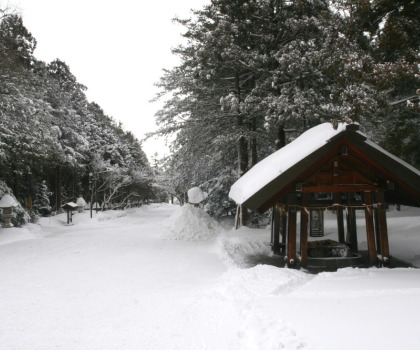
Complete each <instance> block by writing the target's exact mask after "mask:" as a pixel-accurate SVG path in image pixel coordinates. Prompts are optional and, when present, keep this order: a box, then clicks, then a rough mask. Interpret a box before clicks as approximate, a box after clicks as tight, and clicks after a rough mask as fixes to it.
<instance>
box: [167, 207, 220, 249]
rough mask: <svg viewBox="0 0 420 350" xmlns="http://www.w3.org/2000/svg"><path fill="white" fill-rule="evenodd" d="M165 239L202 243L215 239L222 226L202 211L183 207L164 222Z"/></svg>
mask: <svg viewBox="0 0 420 350" xmlns="http://www.w3.org/2000/svg"><path fill="white" fill-rule="evenodd" d="M165 228H166V229H167V230H168V233H166V234H164V235H163V237H164V238H166V239H174V240H183V241H204V240H209V239H212V238H215V237H216V236H217V235H218V234H219V233H220V232H222V231H223V228H222V226H220V225H219V223H218V222H217V221H216V220H214V219H213V218H211V217H210V216H209V215H208V214H207V213H206V212H205V211H204V210H202V209H199V208H194V207H193V206H191V205H184V206H182V207H180V208H179V209H177V210H175V211H174V213H173V214H172V215H171V216H170V217H169V218H168V219H167V220H166V222H165Z"/></svg>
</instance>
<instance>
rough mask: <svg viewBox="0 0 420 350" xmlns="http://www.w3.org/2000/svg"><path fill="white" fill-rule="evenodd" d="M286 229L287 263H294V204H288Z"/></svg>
mask: <svg viewBox="0 0 420 350" xmlns="http://www.w3.org/2000/svg"><path fill="white" fill-rule="evenodd" d="M288 226H289V227H288V231H287V265H288V266H289V267H292V266H294V265H295V264H296V206H293V205H292V206H289V225H288Z"/></svg>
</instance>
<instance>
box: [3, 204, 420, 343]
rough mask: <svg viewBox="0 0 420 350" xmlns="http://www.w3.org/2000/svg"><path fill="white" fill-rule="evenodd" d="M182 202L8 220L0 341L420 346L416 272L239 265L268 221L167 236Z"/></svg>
mask: <svg viewBox="0 0 420 350" xmlns="http://www.w3.org/2000/svg"><path fill="white" fill-rule="evenodd" d="M174 210H176V207H173V206H169V205H153V206H148V207H143V208H140V209H136V210H129V211H125V212H107V213H103V214H99V215H98V216H97V217H95V218H94V219H90V218H89V214H88V213H84V214H77V215H75V217H74V222H75V225H74V226H70V227H67V226H64V225H63V223H64V216H58V217H54V218H51V219H43V220H42V222H41V226H39V225H31V226H28V227H29V228H25V229H11V230H10V231H7V232H6V233H4V231H3V230H0V280H1V285H0V300H1V304H0V350H3V349H4V350H50V349H59V350H82V349H83V350H96V349H98V350H99V349H101V350H111V349H112V350H120V349H123V350H130V349H164V350H167V349H179V350H188V349H191V350H200V349H209V350H212V349H214V350H259V349H264V350H277V349H288V350H291V349H316V350H318V349H319V350H328V349H331V350H333V349H334V350H335V349H340V350H345V349H349V350H350V349H354V348H360V349H367V348H369V349H381V350H383V349H390V350H391V349H395V348H397V347H398V348H404V349H419V348H420V333H419V332H418V329H417V328H418V326H417V324H418V322H417V319H418V315H419V314H420V270H417V269H395V270H389V269H343V270H340V271H338V272H337V273H322V274H319V275H309V274H306V273H304V272H302V271H296V270H289V269H279V268H276V267H273V266H266V265H258V266H255V267H253V268H239V267H236V266H235V264H234V263H233V261H236V262H238V261H239V262H240V261H242V260H241V255H244V254H246V253H247V251H251V252H252V250H254V251H258V252H262V251H264V250H266V249H267V245H266V244H265V243H264V242H265V241H266V240H267V239H268V238H269V236H268V235H267V231H266V230H242V231H236V232H233V231H230V232H228V233H225V234H223V235H222V236H221V237H220V238H219V239H216V240H209V241H183V240H168V239H165V238H163V237H167V231H166V229H165V225H164V223H165V220H166V218H168V217H169V216H170V215H171V213H172V212H173V211H174ZM419 226H420V225H417V226H416V230H417V227H419ZM12 233H13V234H15V235H16V237H18V235H20V237H21V238H27V239H26V240H21V241H16V242H13V243H8V244H3V243H2V239H9V240H10V237H9V236H10V234H12ZM6 241H7V240H6ZM2 244H3V245H2ZM412 249H414V248H412Z"/></svg>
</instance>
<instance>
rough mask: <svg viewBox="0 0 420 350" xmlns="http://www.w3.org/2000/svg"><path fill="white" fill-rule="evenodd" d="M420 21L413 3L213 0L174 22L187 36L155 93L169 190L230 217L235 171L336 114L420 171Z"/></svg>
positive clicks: (241, 170) (383, 0)
mask: <svg viewBox="0 0 420 350" xmlns="http://www.w3.org/2000/svg"><path fill="white" fill-rule="evenodd" d="M419 19H420V6H419V4H418V2H416V1H411V0H402V1H395V0H358V1H354V0H330V1H328V0H293V1H285V0H234V1H231V0H212V1H211V2H210V4H209V5H208V6H205V7H204V8H203V9H202V10H198V11H194V16H193V17H192V18H190V19H182V18H175V21H176V22H177V23H179V25H181V26H182V27H183V28H184V34H183V36H184V38H185V39H186V43H185V44H183V45H180V46H178V47H177V48H175V49H174V50H173V54H174V55H177V56H178V57H179V58H180V62H181V63H180V64H179V65H178V66H176V67H175V68H172V69H168V70H166V71H165V72H164V74H163V76H162V77H161V79H160V81H159V82H158V83H157V86H158V87H159V88H160V93H159V94H158V95H157V96H156V99H157V100H162V101H164V102H165V104H164V107H163V108H162V109H161V110H160V111H159V112H158V113H157V116H156V120H157V123H158V125H159V130H158V131H157V134H159V135H162V136H168V137H170V138H172V139H174V141H173V142H172V144H171V147H172V155H171V156H170V157H169V158H168V159H166V162H165V163H164V168H165V169H167V176H168V178H169V179H170V183H171V185H172V191H173V192H177V193H178V195H179V196H180V195H181V193H183V191H185V189H187V188H189V187H191V186H200V187H201V188H202V189H203V190H204V191H205V192H206V193H207V194H208V197H207V199H206V203H205V207H206V210H207V211H208V212H209V213H210V214H211V215H213V216H216V217H220V216H223V215H226V214H228V213H233V212H234V210H235V204H234V203H233V201H231V200H229V198H228V195H227V194H228V192H229V189H230V186H231V185H232V183H233V182H235V181H236V180H237V179H238V177H240V176H241V175H242V174H244V173H245V172H246V171H247V170H248V169H250V168H251V167H252V166H253V165H255V164H256V163H257V162H258V161H259V160H261V159H262V158H264V157H266V156H267V155H269V154H271V153H273V152H274V151H275V150H277V149H279V148H281V147H282V146H284V145H285V144H286V143H288V142H290V141H291V140H293V139H294V138H296V137H297V136H298V135H300V134H301V133H302V132H303V131H305V130H307V129H309V128H311V127H313V126H315V125H317V124H319V123H321V122H326V121H332V120H336V121H345V122H348V123H359V124H360V129H361V130H362V132H364V133H365V134H366V135H367V136H368V137H369V138H371V139H372V140H373V141H374V142H376V143H379V144H380V145H381V146H382V147H384V148H385V149H387V150H388V151H390V152H391V153H393V154H395V155H396V156H398V157H400V158H402V159H404V160H405V161H407V162H408V163H410V164H411V165H413V166H414V167H417V168H418V167H420V141H419V137H418V130H419V127H420V104H419V95H420V89H419V88H420V84H419V83H420V75H419V64H420V52H419V48H420V35H419V29H420V25H419ZM253 220H254V219H253V218H252V216H251V217H250V218H249V223H252V222H253Z"/></svg>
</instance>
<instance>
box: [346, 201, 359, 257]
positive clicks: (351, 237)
mask: <svg viewBox="0 0 420 350" xmlns="http://www.w3.org/2000/svg"><path fill="white" fill-rule="evenodd" d="M351 196H353V193H347V204H348V205H349V206H348V207H347V238H346V243H347V244H348V245H349V247H350V249H351V250H353V251H355V252H357V251H358V244H357V227H356V210H355V209H354V208H352V207H351V198H352V197H351Z"/></svg>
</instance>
